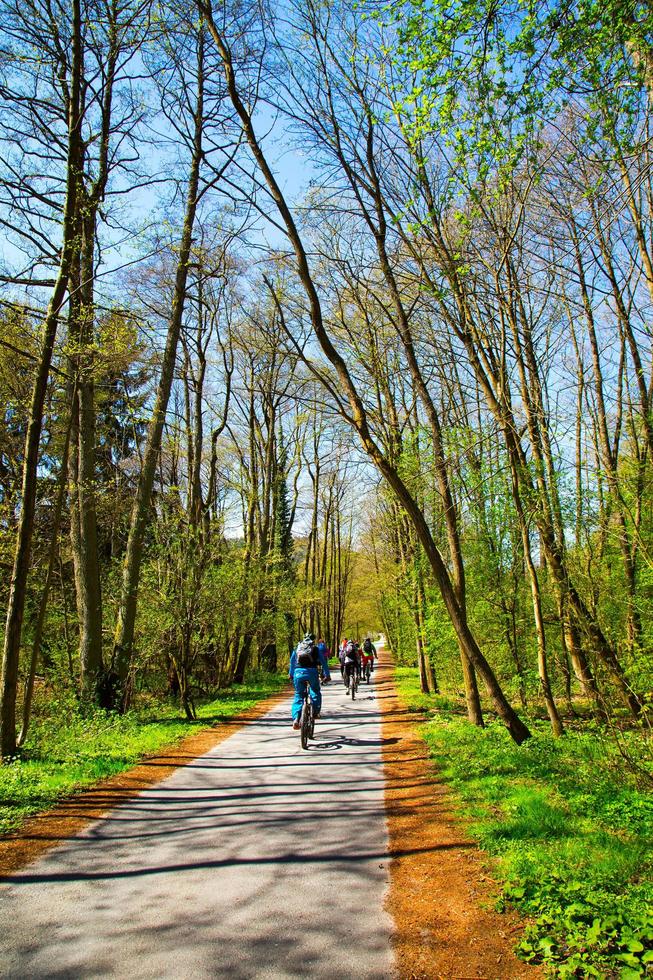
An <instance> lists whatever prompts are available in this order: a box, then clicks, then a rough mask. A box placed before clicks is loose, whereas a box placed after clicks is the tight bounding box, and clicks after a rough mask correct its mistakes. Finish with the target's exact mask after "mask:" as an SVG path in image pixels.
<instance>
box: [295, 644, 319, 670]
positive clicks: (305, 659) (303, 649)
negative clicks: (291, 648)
mask: <svg viewBox="0 0 653 980" xmlns="http://www.w3.org/2000/svg"><path fill="white" fill-rule="evenodd" d="M297 666H298V667H314V666H315V661H314V660H313V644H312V643H311V641H310V640H302V642H301V643H298V644H297Z"/></svg>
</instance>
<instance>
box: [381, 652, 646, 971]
mask: <svg viewBox="0 0 653 980" xmlns="http://www.w3.org/2000/svg"><path fill="white" fill-rule="evenodd" d="M397 683H398V688H399V692H400V695H401V696H402V698H403V700H404V702H405V703H406V705H407V706H408V707H409V709H412V710H415V711H418V710H426V711H427V712H428V716H427V720H426V721H425V722H424V724H423V725H422V726H421V729H420V733H421V734H422V736H423V737H424V739H425V741H426V742H427V744H428V747H429V750H430V753H431V755H432V757H433V759H434V760H435V761H436V762H437V764H438V767H439V770H440V773H441V774H442V776H443V777H444V779H445V780H446V781H447V782H448V783H449V784H450V785H451V786H452V787H453V789H454V790H455V793H456V795H457V798H458V801H459V805H460V809H461V812H462V813H464V814H465V815H466V816H467V817H469V818H470V820H469V827H470V832H471V834H472V835H473V836H474V837H475V839H476V840H477V841H478V842H479V844H480V845H481V846H482V847H483V848H484V849H485V850H487V851H488V852H489V853H490V854H491V855H493V857H494V858H495V862H494V870H495V874H496V875H497V877H498V880H499V881H500V883H501V885H502V899H501V901H502V902H506V901H508V902H511V903H512V904H514V905H515V906H516V907H517V908H518V909H519V910H520V911H521V912H522V913H523V914H525V915H526V916H528V917H529V919H530V923H531V924H530V925H529V926H528V928H527V930H526V933H525V935H524V938H523V939H522V941H521V943H520V945H519V947H518V952H519V954H520V955H521V956H522V957H523V958H524V959H525V960H530V961H532V962H536V963H544V964H546V966H547V967H548V968H549V970H550V972H551V974H552V975H553V976H556V977H567V978H569V977H601V978H619V980H631V978H635V977H642V976H650V975H652V973H651V971H653V885H652V884H651V880H652V875H651V871H652V870H653V855H652V852H651V842H652V840H653V798H652V796H651V794H650V793H649V792H646V791H645V790H643V789H641V788H638V787H637V785H636V783H635V780H634V779H633V778H632V777H631V776H630V774H629V773H628V772H627V771H624V766H623V762H622V760H621V758H620V756H619V753H618V751H617V748H616V746H615V745H614V744H613V743H612V742H611V740H610V739H609V738H607V737H606V736H605V735H603V734H602V733H601V731H600V730H599V729H597V728H594V729H592V730H588V727H587V723H585V724H584V727H583V731H582V732H580V731H569V732H568V734H567V735H566V736H565V737H564V738H561V739H554V738H553V737H552V736H551V734H550V730H549V729H548V726H546V725H544V724H542V723H533V724H532V728H533V732H534V734H533V737H532V738H531V739H529V740H528V742H526V743H524V745H523V746H521V747H517V746H516V745H515V744H514V743H513V742H512V740H511V739H510V737H509V736H508V735H507V734H506V732H505V730H504V728H503V726H502V725H500V724H498V723H492V724H490V725H488V727H487V728H486V729H484V730H482V729H477V728H474V727H472V726H471V725H469V724H468V723H467V722H466V721H465V720H464V719H463V718H461V717H460V715H454V714H453V713H452V711H450V710H447V709H446V708H445V709H443V707H442V701H443V699H442V698H439V699H434V698H429V697H425V696H424V695H422V694H421V693H420V691H419V680H418V677H417V672H416V671H415V670H410V669H407V668H400V669H399V670H398V677H397ZM436 702H437V703H436ZM438 703H439V705H440V706H439V707H438ZM633 742H635V738H634V737H633ZM633 751H637V745H636V744H633Z"/></svg>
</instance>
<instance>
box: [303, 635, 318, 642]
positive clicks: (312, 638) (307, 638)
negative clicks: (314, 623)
mask: <svg viewBox="0 0 653 980" xmlns="http://www.w3.org/2000/svg"><path fill="white" fill-rule="evenodd" d="M304 639H305V640H308V641H309V642H310V643H312V642H313V640H314V639H315V637H314V636H313V634H312V633H307V634H306V636H305V637H304Z"/></svg>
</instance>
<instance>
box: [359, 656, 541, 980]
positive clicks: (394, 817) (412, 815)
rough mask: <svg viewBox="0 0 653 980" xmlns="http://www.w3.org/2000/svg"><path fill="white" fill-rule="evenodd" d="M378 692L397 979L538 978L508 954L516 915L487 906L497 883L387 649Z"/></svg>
mask: <svg viewBox="0 0 653 980" xmlns="http://www.w3.org/2000/svg"><path fill="white" fill-rule="evenodd" d="M376 689H377V696H378V699H379V705H380V709H381V712H382V723H383V759H384V766H385V774H386V811H387V819H388V831H389V836H390V856H391V863H390V891H389V894H388V899H387V908H388V911H389V912H390V914H391V915H392V917H393V919H394V922H395V936H394V944H395V953H396V958H397V967H398V973H399V977H400V980H418V978H419V980H422V978H447V980H522V978H523V980H526V978H532V980H539V978H542V977H543V976H544V972H543V971H542V970H541V969H540V968H538V967H532V966H528V965H527V964H525V963H523V962H522V961H521V960H519V959H517V957H516V955H515V953H514V952H513V947H514V945H515V944H516V942H517V940H518V938H519V934H520V932H521V930H522V928H523V925H522V923H521V922H520V920H519V919H518V918H517V916H516V915H509V914H505V915H503V914H499V913H498V912H495V911H493V910H492V905H493V903H494V901H495V899H496V896H497V892H498V887H497V885H496V883H495V882H494V881H492V879H491V878H490V877H489V876H488V873H487V869H486V868H485V867H484V865H483V854H482V852H481V851H480V850H479V849H478V847H477V846H476V844H474V843H473V842H472V841H470V840H469V839H468V837H467V836H466V834H465V829H464V825H463V822H462V821H461V819H460V817H458V816H457V815H456V814H455V812H454V810H453V807H452V802H451V798H450V795H449V791H448V789H447V787H446V786H445V785H444V784H443V782H442V781H441V780H439V779H438V776H437V773H436V772H435V770H434V767H433V764H432V762H431V761H430V759H429V756H428V750H427V747H426V744H425V742H424V741H423V740H422V739H421V738H420V737H419V735H418V734H417V731H416V723H415V718H414V716H412V717H411V715H410V714H409V713H408V712H407V711H406V710H405V708H404V707H403V706H402V704H401V703H400V701H399V699H398V697H397V692H396V688H395V684H394V677H393V670H392V664H391V661H390V659H389V655H388V654H387V653H381V670H380V671H379V673H378V674H376Z"/></svg>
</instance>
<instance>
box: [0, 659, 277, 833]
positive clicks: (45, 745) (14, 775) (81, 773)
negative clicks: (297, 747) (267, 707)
mask: <svg viewBox="0 0 653 980" xmlns="http://www.w3.org/2000/svg"><path fill="white" fill-rule="evenodd" d="M285 680H286V679H285V678H284V677H281V676H278V675H270V674H261V675H257V676H253V677H251V678H249V679H248V681H247V683H245V684H242V685H239V686H237V687H233V688H229V689H228V690H225V691H220V693H219V694H218V696H217V697H216V698H215V700H213V701H210V702H208V703H206V704H203V705H201V706H198V709H197V714H198V717H197V721H195V722H188V721H186V720H184V719H182V718H181V717H180V709H179V705H178V704H177V703H173V702H160V701H150V702H149V703H148V704H146V705H142V706H141V707H139V708H138V709H135V710H133V711H129V712H127V713H126V714H124V715H118V714H113V713H108V712H105V711H101V710H99V709H98V710H95V711H92V712H90V713H89V712H85V713H83V714H82V713H81V712H80V711H79V708H78V704H77V701H76V699H75V697H74V696H73V695H72V693H69V692H63V693H60V694H59V696H55V695H54V694H53V692H48V698H47V705H48V707H47V714H44V715H42V716H40V717H38V716H37V717H36V718H35V719H34V721H33V724H32V727H31V729H30V733H29V736H28V739H27V741H26V744H25V747H24V749H23V750H22V752H21V754H20V756H18V757H17V758H16V759H14V760H12V761H11V762H8V763H6V764H5V765H1V766H0V833H7V831H10V830H14V829H15V828H16V827H18V826H19V825H20V823H21V821H22V820H24V819H25V817H27V816H29V815H31V814H34V813H37V812H39V811H41V810H44V809H46V808H47V807H49V806H51V805H52V804H53V803H54V802H55V801H56V800H58V799H61V798H62V797H64V796H67V795H69V794H71V793H73V792H74V791H75V790H78V789H81V788H83V787H84V786H89V785H91V784H92V783H95V782H97V780H99V779H102V778H104V777H105V776H112V775H114V774H115V773H119V772H122V771H123V770H125V769H128V768H129V767H130V766H134V765H136V764H137V763H138V762H139V760H140V759H142V758H143V757H144V756H146V755H150V754H151V753H153V752H156V751H157V750H159V749H161V748H162V747H163V746H167V745H174V744H175V742H178V741H180V739H182V738H184V737H185V736H187V735H189V734H191V733H192V732H196V731H201V730H202V729H204V728H208V727H210V726H211V725H214V724H218V723H219V722H221V721H226V720H228V719H229V718H233V717H235V716H237V715H239V714H241V712H243V711H246V710H247V709H248V708H251V707H252V706H253V705H255V704H256V703H257V702H258V701H260V700H261V699H262V698H264V697H266V696H267V695H269V694H272V693H274V692H275V691H277V690H280V688H281V687H282V686H283V684H284V683H285Z"/></svg>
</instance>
